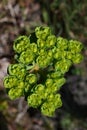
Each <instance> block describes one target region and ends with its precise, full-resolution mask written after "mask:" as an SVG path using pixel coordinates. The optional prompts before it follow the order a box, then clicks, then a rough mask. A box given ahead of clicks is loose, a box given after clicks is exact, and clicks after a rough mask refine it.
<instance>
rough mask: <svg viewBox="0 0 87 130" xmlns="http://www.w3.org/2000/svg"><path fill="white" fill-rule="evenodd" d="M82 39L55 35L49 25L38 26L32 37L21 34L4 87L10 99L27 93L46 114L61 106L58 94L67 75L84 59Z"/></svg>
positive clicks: (27, 98) (30, 100)
mask: <svg viewBox="0 0 87 130" xmlns="http://www.w3.org/2000/svg"><path fill="white" fill-rule="evenodd" d="M82 48H83V46H82V44H81V43H80V42H79V41H76V40H67V39H64V38H62V37H56V36H55V35H53V34H52V32H51V29H50V28H49V27H37V28H36V29H35V32H34V33H32V34H31V35H30V36H29V38H28V37H27V36H19V37H18V38H17V39H16V40H15V41H14V45H13V49H14V51H15V53H16V54H15V59H16V61H17V63H16V64H11V65H9V67H8V76H6V77H5V78H4V86H5V88H6V90H7V93H8V95H9V97H10V98H11V99H16V98H19V97H21V96H24V97H25V99H26V100H27V102H28V104H29V106H31V107H34V108H38V109H40V111H41V112H42V113H43V114H44V115H47V116H52V115H53V114H54V112H55V110H56V109H57V108H59V107H61V106H62V101H61V95H60V94H59V93H58V92H59V90H60V88H61V86H62V85H63V84H64V83H65V82H66V80H65V78H64V75H65V73H66V72H68V70H69V68H70V67H71V65H72V64H74V63H80V62H81V61H82V59H83V57H82V55H81V50H82Z"/></svg>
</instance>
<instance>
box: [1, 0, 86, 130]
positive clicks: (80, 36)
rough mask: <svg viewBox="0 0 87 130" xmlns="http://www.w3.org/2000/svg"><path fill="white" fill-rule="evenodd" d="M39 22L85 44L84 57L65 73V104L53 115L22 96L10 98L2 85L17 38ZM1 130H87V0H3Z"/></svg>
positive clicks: (62, 89) (30, 30)
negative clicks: (44, 112) (46, 113)
mask: <svg viewBox="0 0 87 130" xmlns="http://www.w3.org/2000/svg"><path fill="white" fill-rule="evenodd" d="M40 25H44V26H45V25H46V26H47V25H48V26H50V27H51V29H52V30H53V32H54V34H55V35H56V36H62V37H65V38H68V39H77V40H79V41H81V42H82V43H83V45H84V49H83V52H82V53H83V55H84V60H83V61H82V62H81V64H78V65H74V66H72V67H71V68H70V70H69V72H68V73H67V74H66V78H67V82H66V84H65V85H64V86H63V87H62V88H61V90H60V93H61V95H62V100H63V106H62V108H60V109H58V110H56V112H55V115H54V116H53V117H52V118H49V117H45V116H43V115H42V114H41V113H40V112H39V111H38V110H37V109H33V108H29V107H28V106H27V103H26V102H25V101H24V99H23V97H22V98H20V99H17V100H14V101H12V100H10V99H9V97H8V95H7V94H6V91H5V88H4V86H3V77H4V76H5V75H6V74H7V67H8V65H9V64H10V63H13V62H14V58H13V57H14V51H13V48H12V46H13V42H14V39H15V38H16V37H17V36H19V35H27V36H28V35H30V33H31V32H33V31H34V29H35V27H37V26H40ZM0 130H87V0H81V1H80V0H0Z"/></svg>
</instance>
